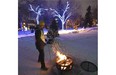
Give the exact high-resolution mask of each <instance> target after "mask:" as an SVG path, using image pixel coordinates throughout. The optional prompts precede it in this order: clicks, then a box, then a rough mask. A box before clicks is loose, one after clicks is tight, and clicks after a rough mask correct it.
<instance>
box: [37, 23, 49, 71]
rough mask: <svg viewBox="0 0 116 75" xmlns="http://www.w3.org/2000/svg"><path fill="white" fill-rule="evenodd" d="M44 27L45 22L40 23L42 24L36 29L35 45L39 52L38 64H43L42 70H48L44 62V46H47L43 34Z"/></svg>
mask: <svg viewBox="0 0 116 75" xmlns="http://www.w3.org/2000/svg"><path fill="white" fill-rule="evenodd" d="M44 25H45V23H44V22H43V21H40V24H39V25H37V26H36V28H35V45H36V49H37V50H38V51H39V57H38V62H40V63H41V69H42V70H48V68H47V67H46V66H45V61H44V46H45V45H46V41H45V36H44V32H43V28H44Z"/></svg>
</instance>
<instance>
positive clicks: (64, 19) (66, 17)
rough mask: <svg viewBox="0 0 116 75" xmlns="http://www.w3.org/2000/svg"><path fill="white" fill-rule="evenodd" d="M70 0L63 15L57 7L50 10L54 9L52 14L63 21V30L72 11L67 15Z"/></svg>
mask: <svg viewBox="0 0 116 75" xmlns="http://www.w3.org/2000/svg"><path fill="white" fill-rule="evenodd" d="M69 8H70V7H69V2H68V1H67V5H66V8H65V10H64V11H63V14H62V15H61V14H60V13H59V12H58V11H56V10H55V9H52V8H50V10H51V11H52V14H53V16H54V17H58V18H59V19H60V20H61V22H62V30H64V24H65V23H66V21H67V19H68V18H69V17H70V16H71V13H69V14H68V15H66V12H67V11H68V9H69Z"/></svg>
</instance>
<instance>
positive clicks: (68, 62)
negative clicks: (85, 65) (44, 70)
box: [56, 57, 73, 71]
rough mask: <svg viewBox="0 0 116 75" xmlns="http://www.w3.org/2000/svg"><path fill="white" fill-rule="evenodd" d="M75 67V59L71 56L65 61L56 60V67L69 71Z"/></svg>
mask: <svg viewBox="0 0 116 75" xmlns="http://www.w3.org/2000/svg"><path fill="white" fill-rule="evenodd" d="M57 60H58V58H56V61H57ZM61 67H63V68H64V67H65V68H66V69H65V70H64V69H61ZM72 67H73V60H72V59H71V58H70V57H67V60H64V61H63V62H62V61H61V62H59V63H57V62H56V68H57V69H58V70H60V71H69V70H71V69H72Z"/></svg>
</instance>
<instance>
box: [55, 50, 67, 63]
mask: <svg viewBox="0 0 116 75" xmlns="http://www.w3.org/2000/svg"><path fill="white" fill-rule="evenodd" d="M56 56H58V60H57V62H60V61H63V60H66V59H67V57H66V55H64V54H62V53H60V52H59V51H57V52H56Z"/></svg>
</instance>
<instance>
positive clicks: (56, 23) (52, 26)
mask: <svg viewBox="0 0 116 75" xmlns="http://www.w3.org/2000/svg"><path fill="white" fill-rule="evenodd" d="M50 29H51V30H52V31H53V32H54V33H53V34H54V36H55V37H58V36H59V33H58V22H57V20H56V19H54V20H53V21H52V24H51V25H50Z"/></svg>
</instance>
